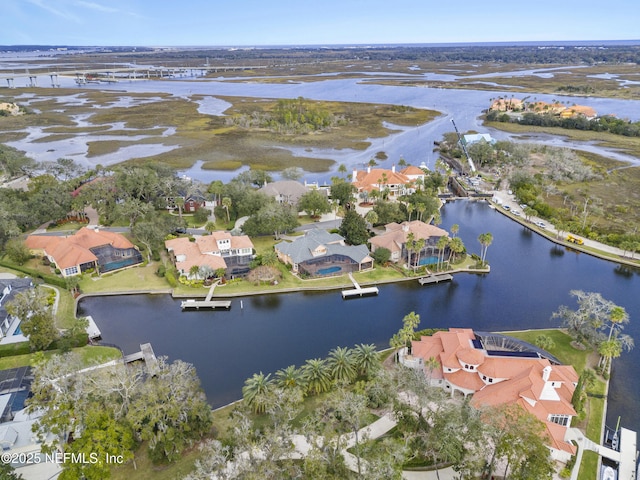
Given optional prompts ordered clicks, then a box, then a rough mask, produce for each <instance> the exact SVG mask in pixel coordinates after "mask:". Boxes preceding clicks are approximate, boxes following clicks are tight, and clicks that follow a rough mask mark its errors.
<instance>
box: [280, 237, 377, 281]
mask: <svg viewBox="0 0 640 480" xmlns="http://www.w3.org/2000/svg"><path fill="white" fill-rule="evenodd" d="M274 248H275V251H276V254H277V255H278V258H279V259H280V260H281V261H282V262H283V263H285V264H287V265H291V267H292V271H293V272H294V273H298V274H300V275H302V276H308V277H323V276H328V275H343V274H345V273H350V272H359V271H362V270H368V269H371V268H373V259H372V258H371V257H370V256H369V249H368V248H367V246H366V245H345V243H344V238H342V237H341V236H340V235H338V234H337V233H329V232H327V231H326V230H321V229H319V228H314V229H312V230H309V231H307V233H306V234H305V235H304V237H299V238H297V239H296V240H294V241H293V242H280V243H278V244H277V245H276V246H275V247H274Z"/></svg>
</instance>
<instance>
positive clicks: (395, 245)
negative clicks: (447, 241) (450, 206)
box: [370, 220, 449, 252]
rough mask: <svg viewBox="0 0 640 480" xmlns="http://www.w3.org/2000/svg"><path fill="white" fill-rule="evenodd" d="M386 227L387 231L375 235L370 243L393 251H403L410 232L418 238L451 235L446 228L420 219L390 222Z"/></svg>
mask: <svg viewBox="0 0 640 480" xmlns="http://www.w3.org/2000/svg"><path fill="white" fill-rule="evenodd" d="M384 228H385V232H384V233H383V234H381V235H376V236H375V237H373V238H372V239H371V240H370V243H371V244H372V245H375V246H376V247H384V248H387V249H388V250H390V251H391V252H395V251H401V250H402V245H404V244H405V243H407V237H408V236H409V234H410V233H413V236H414V237H415V239H416V240H420V239H424V240H428V239H429V238H432V237H435V238H440V237H446V236H449V234H448V233H447V231H446V230H443V229H442V228H439V227H436V226H435V225H431V224H429V223H424V222H421V221H419V220H413V221H411V222H402V223H395V222H393V223H388V224H387V225H385V227H384Z"/></svg>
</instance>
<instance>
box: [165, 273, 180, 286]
mask: <svg viewBox="0 0 640 480" xmlns="http://www.w3.org/2000/svg"><path fill="white" fill-rule="evenodd" d="M164 278H166V279H167V283H168V284H169V286H170V287H171V288H176V287H177V286H178V280H176V276H175V275H174V273H173V271H172V270H166V271H165V273H164Z"/></svg>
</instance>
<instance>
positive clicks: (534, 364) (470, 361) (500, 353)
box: [400, 328, 578, 462]
mask: <svg viewBox="0 0 640 480" xmlns="http://www.w3.org/2000/svg"><path fill="white" fill-rule="evenodd" d="M528 347H530V348H528ZM400 361H401V363H403V364H404V365H406V366H408V367H411V368H416V369H422V370H423V371H424V374H425V377H426V379H427V381H428V382H429V383H430V384H431V385H432V386H439V387H441V388H443V389H444V390H446V391H448V392H450V393H451V395H452V396H454V395H459V396H463V397H465V398H468V397H471V404H472V405H474V406H475V407H482V406H498V405H504V404H516V405H519V406H520V407H521V408H523V409H524V410H526V411H527V412H529V413H531V414H533V415H534V416H535V417H536V418H538V419H539V420H540V421H541V422H542V423H543V424H544V425H545V427H546V431H547V432H546V433H547V434H548V436H549V439H550V444H549V445H548V447H549V449H550V450H551V455H552V457H553V458H554V459H556V460H560V461H563V462H566V461H568V460H569V458H570V457H571V455H574V454H575V453H576V448H575V446H574V445H572V444H570V443H569V442H568V441H567V440H565V437H566V435H567V432H568V429H569V427H570V426H571V419H572V418H573V417H574V416H575V415H576V411H575V410H574V408H573V406H572V404H571V397H572V396H573V392H574V390H575V387H576V385H577V382H578V374H577V373H576V371H575V369H574V368H573V367H572V366H570V365H560V364H559V363H557V362H556V361H555V359H553V358H552V357H550V356H548V355H544V352H542V351H541V350H539V349H536V348H535V347H533V346H529V345H528V344H524V343H522V342H519V341H517V340H515V339H510V338H509V337H504V336H501V335H491V334H476V333H474V331H473V330H471V329H463V328H450V329H449V331H446V332H445V331H442V332H436V333H435V334H433V335H432V336H428V337H425V336H423V337H421V338H420V340H418V341H412V342H411V353H410V354H409V353H408V351H407V349H402V350H401V352H400Z"/></svg>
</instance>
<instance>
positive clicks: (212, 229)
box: [204, 222, 216, 233]
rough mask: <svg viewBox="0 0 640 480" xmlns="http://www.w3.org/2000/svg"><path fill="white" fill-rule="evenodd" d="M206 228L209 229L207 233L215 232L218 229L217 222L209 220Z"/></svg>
mask: <svg viewBox="0 0 640 480" xmlns="http://www.w3.org/2000/svg"><path fill="white" fill-rule="evenodd" d="M204 229H205V230H206V231H207V233H212V232H215V230H216V224H215V223H213V222H207V223H205V225H204Z"/></svg>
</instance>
